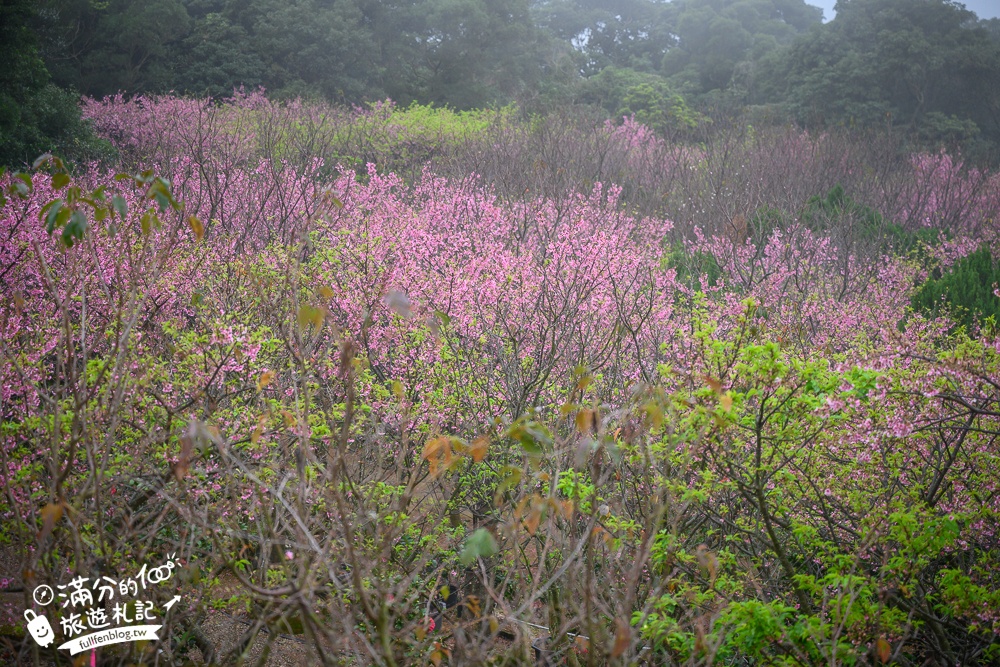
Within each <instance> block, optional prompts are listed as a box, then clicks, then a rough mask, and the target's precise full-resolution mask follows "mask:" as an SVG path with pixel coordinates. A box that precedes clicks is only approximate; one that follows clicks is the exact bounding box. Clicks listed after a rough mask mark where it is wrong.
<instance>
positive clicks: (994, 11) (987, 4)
mask: <svg viewBox="0 0 1000 667" xmlns="http://www.w3.org/2000/svg"><path fill="white" fill-rule="evenodd" d="M806 2H808V3H809V4H810V5H813V6H814V7H822V8H823V16H824V18H825V19H826V20H827V21H829V20H830V19H832V18H833V14H834V12H833V6H834V5H835V4H837V0H806ZM962 4H963V5H965V8H966V9H968V10H969V11H973V12H975V13H976V14H977V15H978V16H979V18H981V19H992V18H997V17H1000V0H964V2H962Z"/></svg>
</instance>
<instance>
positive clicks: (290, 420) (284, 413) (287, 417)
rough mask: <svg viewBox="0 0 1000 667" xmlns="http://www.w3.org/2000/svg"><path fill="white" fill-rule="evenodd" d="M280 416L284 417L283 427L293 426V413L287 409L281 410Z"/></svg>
mask: <svg viewBox="0 0 1000 667" xmlns="http://www.w3.org/2000/svg"><path fill="white" fill-rule="evenodd" d="M281 416H282V417H283V418H284V419H285V428H291V427H293V426H295V415H293V414H292V413H291V412H289V411H288V410H282V411H281Z"/></svg>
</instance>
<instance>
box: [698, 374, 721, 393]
mask: <svg viewBox="0 0 1000 667" xmlns="http://www.w3.org/2000/svg"><path fill="white" fill-rule="evenodd" d="M702 377H703V378H704V379H705V384H707V385H708V386H709V387H711V388H712V391H714V392H715V393H716V394H721V393H722V383H721V382H719V381H718V380H716V379H715V378H713V377H711V376H709V375H703V376H702Z"/></svg>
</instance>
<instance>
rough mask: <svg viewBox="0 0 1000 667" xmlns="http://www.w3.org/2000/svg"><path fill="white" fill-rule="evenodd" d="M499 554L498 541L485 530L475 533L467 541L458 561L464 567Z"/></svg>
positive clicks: (481, 529)
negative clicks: (478, 559) (479, 559)
mask: <svg viewBox="0 0 1000 667" xmlns="http://www.w3.org/2000/svg"><path fill="white" fill-rule="evenodd" d="M496 552H497V541H496V540H495V539H494V538H493V535H492V534H490V531H488V530H486V529H485V528H480V529H479V530H477V531H475V532H473V533H472V534H471V535H469V536H468V537H467V538H466V539H465V546H464V547H463V548H462V553H461V554H460V555H459V557H458V559H459V560H460V561H461V562H462V565H469V564H471V563H472V562H473V561H474V560H476V559H477V558H488V557H489V556H492V555H493V554H495V553H496Z"/></svg>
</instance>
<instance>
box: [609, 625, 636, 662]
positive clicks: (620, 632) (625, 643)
mask: <svg viewBox="0 0 1000 667" xmlns="http://www.w3.org/2000/svg"><path fill="white" fill-rule="evenodd" d="M615 626H616V627H615V645H614V647H613V648H612V649H611V657H612V658H617V657H618V656H620V655H621V654H622V653H624V652H625V651H627V650H628V647H629V644H631V643H632V629H631V628H630V627H629V626H628V623H626V622H625V621H623V620H622V619H620V618H616V619H615Z"/></svg>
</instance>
